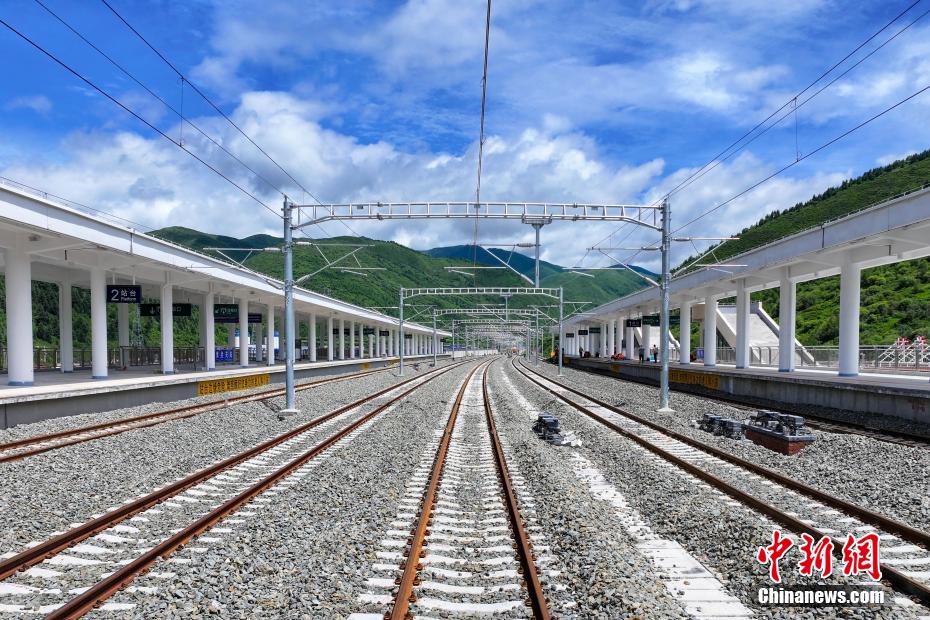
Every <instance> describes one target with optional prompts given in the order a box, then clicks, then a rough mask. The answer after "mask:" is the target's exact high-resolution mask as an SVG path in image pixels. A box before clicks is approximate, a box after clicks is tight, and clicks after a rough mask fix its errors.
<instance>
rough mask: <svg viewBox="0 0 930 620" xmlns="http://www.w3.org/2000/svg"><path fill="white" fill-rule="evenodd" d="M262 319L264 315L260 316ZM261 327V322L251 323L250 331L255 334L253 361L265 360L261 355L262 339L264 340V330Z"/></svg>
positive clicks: (262, 325) (262, 326)
mask: <svg viewBox="0 0 930 620" xmlns="http://www.w3.org/2000/svg"><path fill="white" fill-rule="evenodd" d="M262 321H264V317H262ZM263 328H264V324H263V322H258V323H254V324H253V325H252V333H253V334H254V335H255V338H254V341H255V361H256V362H263V361H265V356H264V355H262V340H264V335H265V334H264V333H263V332H264V331H265V330H264V329H263Z"/></svg>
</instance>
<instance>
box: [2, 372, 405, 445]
mask: <svg viewBox="0 0 930 620" xmlns="http://www.w3.org/2000/svg"><path fill="white" fill-rule="evenodd" d="M385 370H389V367H387V366H385V367H384V368H376V369H374V370H365V371H362V372H357V373H352V374H349V375H343V376H339V377H330V378H325V379H319V380H317V381H310V382H308V383H302V384H300V385H298V386H297V390H298V391H304V390H308V389H311V388H315V387H317V386H320V385H326V384H328V383H338V382H339V381H347V380H349V379H354V378H356V377H362V376H365V375H370V374H373V373H377V372H384V371H385ZM283 394H284V389H283V388H273V389H270V390H263V391H261V392H255V393H252V394H243V395H240V396H233V397H231V398H229V397H227V398H223V399H217V400H212V401H209V402H206V403H195V404H193V405H187V406H184V407H177V408H174V409H166V410H164V411H156V412H153V413H147V414H144V415H139V416H133V417H130V418H122V419H119V420H110V421H108V422H101V423H99V424H92V425H89V426H81V427H78V428H72V429H68V430H64V431H58V432H55V433H49V434H47V435H35V436H33V437H26V438H23V439H18V440H16V441H11V442H9V443H4V444H0V463H8V462H11V461H18V460H20V459H23V458H25V457H27V456H34V455H36V454H41V453H43V452H48V451H50V450H55V449H58V448H64V447H66V446H73V445H75V444H78V443H83V442H85V441H91V440H94V439H100V438H103V437H110V436H112V435H119V434H120V433H125V432H127V431H134V430H137V429H140V428H148V427H150V426H156V425H158V424H163V423H166V422H174V421H175V420H186V419H187V418H190V417H193V416H195V415H200V414H202V413H209V412H210V411H216V410H217V409H222V408H223V407H226V406H227V405H229V404H230V403H243V402H252V401H257V400H258V401H261V400H269V399H271V398H275V397H277V396H281V395H283ZM176 414H177V415H176ZM168 416H171V417H168ZM163 417H164V418H167V419H165V420H160V419H156V418H163ZM133 422H144V423H143V424H133ZM124 425H127V427H126V428H116V427H122V426H124ZM105 429H112V430H111V431H110V432H106V433H98V434H96V435H93V436H90V437H83V438H79V439H74V440H72V441H63V442H60V443H54V444H51V445H48V446H40V447H37V448H33V449H32V450H24V451H22V452H14V453H13V454H3V452H6V451H9V450H15V449H17V448H23V447H26V446H31V445H35V444H38V443H44V442H46V441H54V440H55V439H64V438H66V437H73V436H75V435H82V434H84V433H93V432H94V431H98V430H105Z"/></svg>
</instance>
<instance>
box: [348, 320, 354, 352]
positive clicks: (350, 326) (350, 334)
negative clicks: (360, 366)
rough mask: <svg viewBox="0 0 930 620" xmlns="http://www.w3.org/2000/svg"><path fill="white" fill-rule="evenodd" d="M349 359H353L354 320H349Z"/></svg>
mask: <svg viewBox="0 0 930 620" xmlns="http://www.w3.org/2000/svg"><path fill="white" fill-rule="evenodd" d="M349 359H353V360H354V359H355V321H349Z"/></svg>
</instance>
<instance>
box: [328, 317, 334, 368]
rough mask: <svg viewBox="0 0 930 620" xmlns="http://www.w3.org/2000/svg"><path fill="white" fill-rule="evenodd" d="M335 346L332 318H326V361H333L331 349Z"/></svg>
mask: <svg viewBox="0 0 930 620" xmlns="http://www.w3.org/2000/svg"><path fill="white" fill-rule="evenodd" d="M335 345H336V341H335V339H334V338H333V317H331V316H329V317H326V359H327V361H330V362H331V361H333V348H334V347H335Z"/></svg>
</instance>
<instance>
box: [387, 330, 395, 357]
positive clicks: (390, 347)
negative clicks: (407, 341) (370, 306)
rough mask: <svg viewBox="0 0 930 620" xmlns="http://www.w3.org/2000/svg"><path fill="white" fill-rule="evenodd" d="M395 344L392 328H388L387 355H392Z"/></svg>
mask: <svg viewBox="0 0 930 620" xmlns="http://www.w3.org/2000/svg"><path fill="white" fill-rule="evenodd" d="M395 344H397V341H396V336H395V335H394V330H393V329H389V330H388V357H394V355H395V352H394V345H395Z"/></svg>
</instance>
